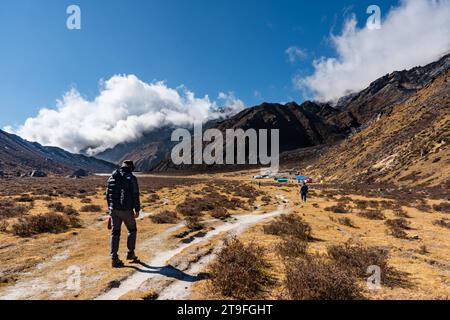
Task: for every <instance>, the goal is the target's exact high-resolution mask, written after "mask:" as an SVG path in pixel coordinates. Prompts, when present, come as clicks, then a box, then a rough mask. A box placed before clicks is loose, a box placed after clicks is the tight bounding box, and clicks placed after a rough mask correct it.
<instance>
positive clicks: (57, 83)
mask: <svg viewBox="0 0 450 320" xmlns="http://www.w3.org/2000/svg"><path fill="white" fill-rule="evenodd" d="M374 2H376V4H377V5H379V6H380V7H381V9H382V11H383V12H386V11H388V9H389V8H390V6H391V5H395V4H397V1H388V0H383V1H380V0H377V1H366V0H358V1H355V0H353V1H345V0H344V1H300V0H292V1H291V0H279V1H268V0H239V1H238V0H214V1H212V0H147V1H144V0H130V1H119V0H108V1H103V0H95V1H92V0H78V1H75V0H71V1H65V0H40V1H37V0H2V1H0V40H1V44H2V45H1V50H0V88H1V94H0V110H1V117H0V127H3V126H5V125H18V124H21V123H23V122H24V120H25V119H26V118H28V117H31V116H36V114H37V113H38V111H39V109H41V108H43V107H50V108H51V107H54V106H55V100H56V99H60V98H61V97H62V95H63V94H64V93H65V92H67V91H68V90H69V89H70V88H72V87H75V88H76V89H77V90H78V91H79V92H80V93H81V94H82V95H83V96H84V97H85V98H86V99H92V98H94V97H95V96H96V95H97V94H98V92H99V80H100V79H109V78H110V77H111V76H113V75H115V74H134V75H136V76H137V77H138V78H139V79H140V80H142V81H145V82H152V81H154V80H165V81H166V82H167V85H168V86H169V87H171V88H176V87H177V86H179V85H181V84H183V85H185V86H186V87H187V88H189V90H191V91H193V92H195V94H196V96H200V97H202V96H204V95H206V94H207V95H209V96H210V98H211V99H216V98H217V95H218V94H219V92H234V94H235V95H236V97H238V98H239V99H241V100H243V102H244V103H245V105H247V106H252V105H255V104H258V103H260V102H262V101H269V102H284V101H288V100H295V101H298V102H301V101H302V100H304V97H303V96H302V92H301V91H299V90H297V89H295V88H294V86H293V82H292V79H293V77H294V76H295V75H298V74H301V75H308V74H310V73H312V72H313V68H312V61H313V59H315V58H319V57H321V56H328V57H329V56H333V55H334V54H335V52H334V49H333V48H332V46H331V45H330V43H329V41H328V37H329V35H330V32H332V31H333V32H334V33H339V32H340V30H341V29H342V24H343V22H344V19H345V18H346V17H347V16H348V15H349V14H350V13H355V14H356V17H357V18H358V22H359V23H360V24H364V23H365V21H366V19H367V17H368V15H367V14H366V9H367V7H368V6H369V5H370V4H373V3H374ZM70 4H77V5H79V6H80V7H81V12H82V29H81V30H68V29H67V28H66V19H67V17H68V15H67V14H66V8H67V6H68V5H70ZM291 46H297V47H299V48H301V49H302V50H304V51H305V52H306V57H303V58H302V59H298V60H297V61H296V62H295V63H291V62H290V61H289V59H288V56H287V55H286V52H285V51H286V49H288V48H289V47H291Z"/></svg>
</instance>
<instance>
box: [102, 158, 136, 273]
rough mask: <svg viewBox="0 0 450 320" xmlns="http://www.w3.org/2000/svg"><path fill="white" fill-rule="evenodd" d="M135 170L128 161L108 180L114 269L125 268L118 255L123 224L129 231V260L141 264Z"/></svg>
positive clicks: (107, 192) (107, 196)
mask: <svg viewBox="0 0 450 320" xmlns="http://www.w3.org/2000/svg"><path fill="white" fill-rule="evenodd" d="M134 169H135V166H134V163H133V161H131V160H126V161H124V162H123V164H122V166H121V168H120V169H118V170H115V171H114V172H113V173H112V175H111V177H110V178H109V179H108V185H107V189H106V201H107V202H108V207H109V214H110V219H111V229H112V233H111V258H112V267H113V268H121V267H123V266H124V264H123V262H122V261H121V260H120V259H119V255H118V251H119V244H120V231H121V228H122V222H123V223H124V224H125V226H126V227H127V230H128V239H127V247H128V255H127V260H129V261H131V262H133V263H137V262H139V259H138V257H137V256H136V254H135V253H134V250H135V248H136V236H137V226H136V218H138V217H139V213H140V211H141V203H140V199H139V198H140V194H139V185H138V182H137V179H136V177H135V176H134V175H133V171H134Z"/></svg>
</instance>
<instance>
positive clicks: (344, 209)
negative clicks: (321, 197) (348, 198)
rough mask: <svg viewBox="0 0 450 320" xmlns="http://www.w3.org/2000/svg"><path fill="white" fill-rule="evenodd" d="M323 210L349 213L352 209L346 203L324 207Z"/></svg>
mask: <svg viewBox="0 0 450 320" xmlns="http://www.w3.org/2000/svg"><path fill="white" fill-rule="evenodd" d="M325 211H330V212H334V213H349V212H351V211H352V209H351V208H350V207H348V206H346V205H343V204H337V205H335V206H331V207H328V208H325Z"/></svg>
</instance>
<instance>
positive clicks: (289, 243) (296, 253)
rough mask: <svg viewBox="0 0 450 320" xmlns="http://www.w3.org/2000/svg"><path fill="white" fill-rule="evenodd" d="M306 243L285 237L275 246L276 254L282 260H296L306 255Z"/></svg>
mask: <svg viewBox="0 0 450 320" xmlns="http://www.w3.org/2000/svg"><path fill="white" fill-rule="evenodd" d="M307 248H308V242H307V241H304V240H300V239H298V238H296V237H292V236H287V237H284V238H283V240H282V241H281V242H280V243H279V244H278V245H277V247H276V249H277V252H278V254H279V255H280V256H281V257H283V258H298V257H302V256H305V255H306V250H307Z"/></svg>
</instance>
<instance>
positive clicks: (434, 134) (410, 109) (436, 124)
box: [310, 68, 450, 190]
mask: <svg viewBox="0 0 450 320" xmlns="http://www.w3.org/2000/svg"><path fill="white" fill-rule="evenodd" d="M449 143H450V71H449V70H448V68H447V71H446V72H445V73H444V74H443V75H441V76H439V77H438V78H436V79H434V80H433V81H431V82H430V83H428V84H427V85H426V86H424V87H423V88H422V89H420V90H419V91H417V93H416V94H414V95H412V96H410V97H409V98H408V99H407V100H406V101H404V102H402V103H400V104H397V105H391V106H389V107H387V108H384V109H383V111H382V112H381V113H380V114H379V116H378V117H377V119H376V120H374V121H373V122H372V123H371V124H370V125H368V126H367V127H366V128H364V129H363V130H362V131H360V132H358V133H357V134H355V135H353V136H351V137H349V138H348V139H346V140H345V141H343V142H342V143H340V144H339V145H337V146H334V147H332V148H330V150H328V151H327V152H326V153H324V154H323V155H322V156H321V157H319V159H318V161H317V162H315V163H314V165H313V166H311V167H310V170H311V171H312V172H313V173H314V174H316V175H323V176H324V177H325V178H326V180H339V181H345V182H352V181H365V182H369V183H370V182H383V181H389V182H392V183H395V184H409V185H412V184H414V185H426V186H436V185H441V186H447V190H448V188H449V187H450V177H449V174H450V148H449Z"/></svg>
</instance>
